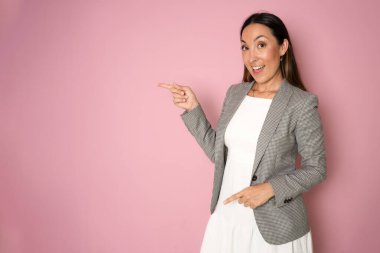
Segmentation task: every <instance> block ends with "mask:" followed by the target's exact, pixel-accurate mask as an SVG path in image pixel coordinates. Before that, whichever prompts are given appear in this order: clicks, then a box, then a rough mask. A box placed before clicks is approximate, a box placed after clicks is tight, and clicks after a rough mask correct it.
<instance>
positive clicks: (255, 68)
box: [252, 65, 264, 70]
mask: <svg viewBox="0 0 380 253" xmlns="http://www.w3.org/2000/svg"><path fill="white" fill-rule="evenodd" d="M252 68H253V69H254V70H259V69H262V68H264V65H263V66H257V67H252Z"/></svg>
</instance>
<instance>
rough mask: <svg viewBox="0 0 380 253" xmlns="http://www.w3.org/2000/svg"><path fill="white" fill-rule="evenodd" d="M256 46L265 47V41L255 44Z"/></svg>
mask: <svg viewBox="0 0 380 253" xmlns="http://www.w3.org/2000/svg"><path fill="white" fill-rule="evenodd" d="M257 47H258V48H263V47H265V43H259V44H257Z"/></svg>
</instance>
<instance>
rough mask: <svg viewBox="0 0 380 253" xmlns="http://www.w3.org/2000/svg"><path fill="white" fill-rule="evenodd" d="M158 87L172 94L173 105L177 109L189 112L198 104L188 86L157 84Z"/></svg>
mask: <svg viewBox="0 0 380 253" xmlns="http://www.w3.org/2000/svg"><path fill="white" fill-rule="evenodd" d="M158 86H159V87H162V88H167V89H168V90H170V91H171V92H172V95H173V103H174V104H175V105H176V106H178V107H179V108H182V109H185V110H186V111H191V110H192V109H194V108H195V107H197V106H198V104H199V102H198V100H197V97H196V96H195V94H194V92H193V91H192V90H191V88H190V87H189V86H184V85H179V84H176V83H172V84H169V83H159V84H158Z"/></svg>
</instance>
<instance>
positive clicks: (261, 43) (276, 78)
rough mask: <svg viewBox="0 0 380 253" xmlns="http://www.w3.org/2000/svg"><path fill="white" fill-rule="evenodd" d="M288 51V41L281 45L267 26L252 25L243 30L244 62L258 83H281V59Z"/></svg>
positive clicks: (242, 48) (242, 47)
mask: <svg viewBox="0 0 380 253" xmlns="http://www.w3.org/2000/svg"><path fill="white" fill-rule="evenodd" d="M287 49H288V40H287V39H285V40H284V42H283V43H282V45H279V44H278V43H277V40H276V37H274V36H273V35H272V33H271V30H270V28H269V27H267V26H265V25H262V24H250V25H248V26H246V27H245V28H244V30H243V33H242V38H241V50H242V55H243V61H244V65H245V67H246V68H247V69H248V71H249V73H250V74H251V75H252V77H253V78H254V79H255V81H256V83H259V84H268V85H274V84H275V83H280V82H281V80H282V74H281V69H280V57H281V56H282V55H284V54H285V53H286V50H287Z"/></svg>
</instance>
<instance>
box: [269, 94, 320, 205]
mask: <svg viewBox="0 0 380 253" xmlns="http://www.w3.org/2000/svg"><path fill="white" fill-rule="evenodd" d="M305 100H306V101H305V102H304V105H303V107H302V109H301V112H300V115H299V117H298V119H297V123H296V128H295V136H296V142H297V146H298V152H299V154H300V155H301V157H302V160H301V168H300V169H295V170H294V171H293V172H292V173H290V174H286V175H281V176H278V177H274V178H272V179H270V180H268V182H269V183H270V184H271V185H272V188H273V192H274V199H275V203H276V206H277V207H280V206H283V205H286V204H287V203H289V202H290V201H292V200H293V198H295V197H296V196H297V195H299V194H301V193H302V192H305V191H307V190H309V189H310V188H311V187H313V186H314V185H316V184H318V183H320V182H321V181H323V180H325V179H326V176H327V174H326V152H325V144H324V134H323V127H322V124H321V119H320V115H319V112H318V97H317V96H316V95H314V94H311V95H310V96H308V97H307V98H306V99H305Z"/></svg>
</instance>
